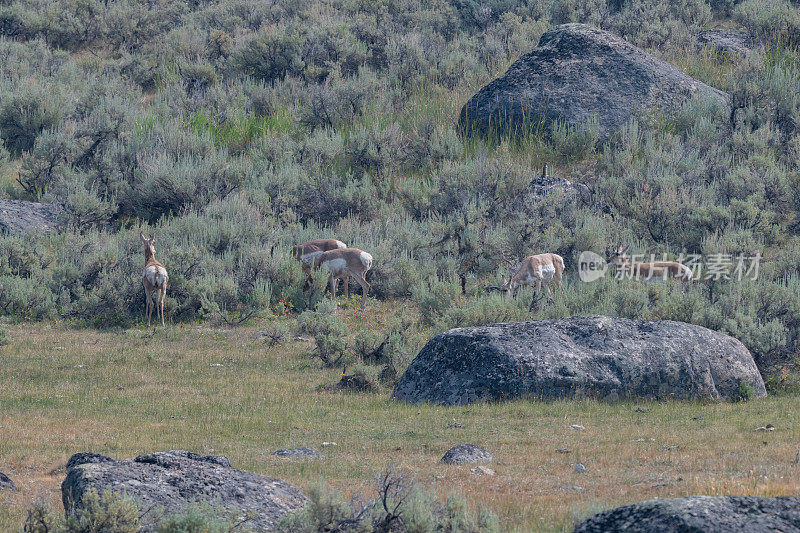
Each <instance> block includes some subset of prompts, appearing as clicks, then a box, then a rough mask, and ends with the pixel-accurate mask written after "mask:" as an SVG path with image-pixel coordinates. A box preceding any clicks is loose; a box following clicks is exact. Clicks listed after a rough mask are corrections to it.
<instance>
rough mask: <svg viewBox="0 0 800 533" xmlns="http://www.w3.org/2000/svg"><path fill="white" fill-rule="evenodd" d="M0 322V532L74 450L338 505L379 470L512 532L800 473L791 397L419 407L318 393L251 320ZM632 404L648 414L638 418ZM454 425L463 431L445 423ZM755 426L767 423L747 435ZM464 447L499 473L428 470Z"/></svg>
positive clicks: (55, 480)
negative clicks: (7, 481)
mask: <svg viewBox="0 0 800 533" xmlns="http://www.w3.org/2000/svg"><path fill="white" fill-rule="evenodd" d="M370 306H371V307H373V309H375V308H378V310H379V311H385V310H386V309H389V308H390V307H389V304H378V303H376V302H374V301H372V302H370ZM340 312H343V313H347V314H350V315H353V316H354V317H356V316H358V313H359V311H357V310H342V311H340ZM379 314H380V313H379ZM354 322H356V323H360V326H359V327H368V326H369V320H354ZM7 329H8V333H9V336H10V337H11V339H12V342H11V343H10V344H8V345H6V346H2V347H0V383H2V387H3V388H2V391H0V471H3V472H5V473H7V474H9V475H10V476H11V477H12V479H14V480H15V482H16V483H17V485H18V486H19V488H20V491H19V492H13V493H12V492H2V493H0V530H2V531H7V530H12V531H13V530H16V529H17V528H18V527H19V525H20V524H21V522H22V519H23V517H24V514H25V507H26V506H27V505H29V504H31V503H33V502H34V501H35V500H36V499H38V498H41V497H45V498H47V499H48V500H49V501H51V502H52V503H53V505H58V504H59V502H60V491H59V484H60V482H61V480H62V479H63V476H64V471H63V465H64V464H65V462H66V460H67V458H68V457H69V456H70V455H71V454H73V453H75V452H79V451H94V452H99V453H104V454H107V455H111V456H115V457H130V456H134V455H137V454H141V453H145V452H151V451H157V450H168V449H175V448H179V449H187V450H192V451H196V452H199V453H214V454H222V455H226V456H229V457H230V458H231V460H232V461H233V463H234V465H235V466H237V467H239V468H242V469H245V470H252V471H255V472H261V473H265V474H268V475H273V476H276V477H279V478H283V479H286V480H287V481H289V482H291V483H294V484H296V485H298V486H300V487H302V488H307V487H308V486H309V485H310V484H312V483H313V482H314V481H317V480H321V479H325V480H327V481H328V482H329V483H330V484H331V485H333V486H336V487H338V488H340V489H342V490H344V491H345V492H346V493H348V494H350V493H356V492H362V493H368V492H369V491H370V490H371V483H372V478H373V475H374V474H375V473H376V472H378V471H380V470H382V469H383V468H384V467H386V466H387V465H389V464H394V465H397V466H399V467H401V468H404V469H406V470H408V471H410V472H411V473H413V474H414V475H415V476H416V477H417V478H418V479H419V480H421V481H422V482H424V483H425V484H426V485H430V486H432V487H434V488H435V489H436V490H437V491H438V492H439V493H440V494H442V495H445V494H446V493H448V492H449V491H451V490H457V491H461V492H463V493H465V495H466V496H467V498H468V500H469V501H470V502H472V503H473V504H474V503H477V502H478V501H483V502H485V503H487V504H488V505H489V506H490V507H491V508H492V509H494V510H495V511H496V512H497V513H498V514H499V515H500V517H501V522H502V523H503V525H504V526H505V528H506V529H508V530H510V531H531V530H569V529H570V528H571V526H572V524H573V523H574V521H575V520H577V519H580V518H583V517H585V516H587V515H588V514H591V513H592V512H595V511H598V510H600V509H603V508H607V507H610V506H614V505H618V504H623V503H626V502H633V501H637V500H643V499H648V498H653V497H668V496H682V495H688V494H722V493H738V494H742V493H743V494H762V495H786V494H798V493H800V475H799V474H800V467H799V466H798V465H796V464H794V463H793V460H794V458H795V454H796V453H797V452H798V447H799V446H800V422H799V421H798V417H799V416H800V414H798V413H800V398H798V397H797V396H784V397H771V398H768V399H765V400H759V401H752V402H749V403H745V404H700V403H649V402H639V403H632V402H623V403H618V404H605V403H597V402H590V401H575V402H553V403H538V402H529V401H526V402H514V403H507V404H496V405H472V406H466V407H450V408H445V407H434V406H420V407H417V406H408V405H403V404H400V403H396V402H394V401H392V400H391V399H390V398H389V391H383V392H381V393H379V394H343V393H333V392H325V391H320V390H318V386H319V385H320V384H325V383H330V382H333V381H335V380H337V379H338V375H339V370H322V369H320V368H319V365H318V364H317V362H316V361H314V360H313V359H311V358H310V357H308V356H307V355H305V352H306V350H307V349H308V344H307V343H304V342H298V341H288V342H287V343H286V344H284V345H279V346H276V347H272V348H270V347H267V345H266V343H265V342H264V341H263V340H261V338H260V336H259V335H258V328H255V327H249V328H239V329H233V330H215V329H211V328H210V327H208V326H206V325H185V326H168V327H167V329H166V330H161V329H159V330H156V331H155V332H153V331H150V332H148V331H145V330H144V329H142V328H137V329H131V330H127V331H121V332H98V331H95V330H86V329H80V330H76V329H71V328H69V327H66V326H64V325H59V324H46V323H45V324H41V323H40V324H22V325H17V326H10V327H8V328H7ZM213 365H222V366H213ZM638 406H642V407H645V408H647V409H649V411H647V412H637V411H636V408H637V407H638ZM453 419H456V420H457V421H458V422H460V423H461V424H463V428H449V427H448V425H449V424H450V423H451V422H452V421H453ZM767 423H772V424H774V425H775V427H776V430H775V431H774V432H769V433H765V432H756V431H754V429H755V428H756V427H758V426H763V425H765V424H767ZM571 424H582V425H584V426H585V427H586V429H585V431H576V430H572V429H569V426H570V425H571ZM323 441H334V442H336V443H337V445H336V446H329V447H326V448H325V449H324V453H325V454H326V458H325V459H322V460H287V459H281V458H278V457H275V456H273V455H271V454H272V452H273V451H275V450H276V449H277V448H281V447H294V446H310V447H313V448H317V449H322V448H321V443H322V442H323ZM465 442H471V443H475V444H479V445H482V446H484V447H486V448H488V449H489V450H490V451H491V452H492V453H493V454H495V456H496V457H497V458H498V460H499V462H498V463H497V464H496V465H494V466H493V468H494V469H495V471H496V475H494V476H482V477H478V476H475V475H473V474H471V473H470V467H469V466H460V467H457V466H444V465H440V464H438V463H437V461H438V459H439V458H440V457H441V456H442V455H443V454H444V452H445V451H446V450H447V449H448V448H449V447H450V446H453V445H455V444H459V443H465ZM559 448H567V449H569V450H571V453H568V454H563V453H558V452H557V450H558V449H559ZM576 461H580V462H582V463H583V464H585V465H586V467H587V472H586V473H585V474H576V473H574V472H573V466H572V465H573V463H575V462H576ZM576 487H580V488H579V489H578V488H576Z"/></svg>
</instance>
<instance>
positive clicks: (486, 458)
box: [440, 444, 494, 465]
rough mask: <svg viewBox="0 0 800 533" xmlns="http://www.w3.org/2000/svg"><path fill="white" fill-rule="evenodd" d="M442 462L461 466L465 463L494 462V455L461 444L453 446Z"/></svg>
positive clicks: (479, 448)
mask: <svg viewBox="0 0 800 533" xmlns="http://www.w3.org/2000/svg"><path fill="white" fill-rule="evenodd" d="M440 461H441V462H443V463H445V464H449V465H460V464H464V463H480V462H491V461H494V457H492V454H491V453H489V452H487V451H486V450H484V449H483V448H481V447H480V446H475V445H474V444H459V445H458V446H453V447H452V448H450V449H449V450H447V453H445V454H444V456H443V457H442V458H441V459H440Z"/></svg>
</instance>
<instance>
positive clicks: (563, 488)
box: [558, 485, 583, 492]
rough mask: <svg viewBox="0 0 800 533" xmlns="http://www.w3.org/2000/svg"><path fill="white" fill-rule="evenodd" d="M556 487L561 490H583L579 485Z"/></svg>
mask: <svg viewBox="0 0 800 533" xmlns="http://www.w3.org/2000/svg"><path fill="white" fill-rule="evenodd" d="M558 488H559V489H561V490H572V491H575V492H580V491H582V490H583V487H581V486H579V485H561V486H559V487H558Z"/></svg>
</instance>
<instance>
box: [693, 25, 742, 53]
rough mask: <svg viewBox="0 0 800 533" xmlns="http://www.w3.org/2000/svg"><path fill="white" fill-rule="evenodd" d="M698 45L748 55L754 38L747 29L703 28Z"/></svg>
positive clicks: (717, 50) (718, 50)
mask: <svg viewBox="0 0 800 533" xmlns="http://www.w3.org/2000/svg"><path fill="white" fill-rule="evenodd" d="M696 39H697V47H698V48H703V47H709V48H711V49H713V50H715V51H716V52H720V53H727V54H732V55H738V56H745V57H746V56H748V55H750V53H751V52H752V51H753V50H752V46H753V40H752V38H751V37H750V34H749V33H747V31H746V30H726V29H717V30H703V31H701V32H699V33H698V34H697V37H696Z"/></svg>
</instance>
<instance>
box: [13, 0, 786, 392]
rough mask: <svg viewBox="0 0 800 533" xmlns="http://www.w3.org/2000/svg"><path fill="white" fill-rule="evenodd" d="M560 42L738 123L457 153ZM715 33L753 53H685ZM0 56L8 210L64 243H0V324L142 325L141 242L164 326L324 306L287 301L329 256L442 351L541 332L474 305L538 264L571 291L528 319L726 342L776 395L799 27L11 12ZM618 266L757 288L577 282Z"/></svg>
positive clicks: (626, 11) (694, 20) (635, 0)
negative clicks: (365, 260)
mask: <svg viewBox="0 0 800 533" xmlns="http://www.w3.org/2000/svg"><path fill="white" fill-rule="evenodd" d="M570 21H580V22H587V23H590V24H594V25H596V26H599V27H601V28H604V29H608V30H610V31H612V32H615V33H617V34H619V35H621V36H623V37H624V38H626V39H628V40H629V41H630V42H632V43H634V44H636V45H638V46H641V47H644V48H645V49H647V50H649V51H651V52H652V53H654V54H656V55H658V56H659V57H661V58H663V59H665V60H667V61H670V62H672V63H674V64H676V65H678V66H679V67H680V68H682V69H683V70H685V71H686V72H687V73H689V74H690V75H692V76H694V77H696V78H697V79H699V80H701V81H703V82H705V83H707V84H710V85H712V86H715V87H717V88H719V89H722V90H725V91H727V92H728V93H730V95H731V96H732V102H733V112H732V113H726V112H724V111H722V110H721V109H720V108H719V106H715V105H711V104H710V103H709V102H706V101H704V100H698V101H695V102H692V103H691V104H689V105H687V106H686V107H685V108H683V109H676V110H674V111H675V112H674V113H673V114H670V115H669V116H642V117H640V119H639V120H635V121H631V122H630V123H628V124H627V125H626V126H625V127H624V128H622V130H621V131H619V132H618V133H617V134H615V135H614V136H612V137H611V138H610V139H608V140H606V141H604V142H601V143H598V142H597V137H596V135H593V134H592V131H591V128H589V130H588V131H573V130H570V129H569V128H566V127H560V126H556V127H554V128H553V129H552V131H531V132H528V133H526V134H524V135H517V136H514V137H510V136H503V135H501V136H499V137H495V138H490V139H484V138H479V137H475V136H471V135H466V136H464V135H459V132H458V131H457V129H456V125H455V124H456V118H457V116H458V112H459V110H460V108H461V106H462V105H463V103H464V102H465V101H466V100H467V99H468V98H469V97H470V96H471V95H472V94H473V93H474V91H475V90H477V89H478V88H479V87H480V86H482V85H483V84H485V83H486V82H488V81H489V80H490V79H492V78H493V77H495V76H496V75H499V74H501V73H502V72H503V71H504V70H505V69H506V68H507V67H508V65H509V64H510V63H511V62H513V61H514V60H515V59H516V58H517V57H519V56H520V55H521V54H523V53H525V52H527V51H529V50H530V49H531V48H533V47H534V46H535V44H536V42H537V40H538V38H539V36H540V35H541V34H542V33H543V32H544V31H545V30H546V29H547V28H549V27H551V26H552V25H554V24H560V23H564V22H570ZM713 26H739V27H743V28H745V29H747V30H748V31H749V32H750V34H751V36H752V39H753V46H754V52H753V53H752V54H750V55H749V56H748V57H746V58H745V57H739V56H735V55H727V54H720V53H718V52H715V51H713V50H712V49H709V48H702V49H698V48H697V47H696V46H695V39H694V34H695V33H696V32H697V31H699V30H700V29H703V28H707V27H713ZM0 34H1V35H2V38H0V56H1V57H3V58H4V59H3V61H2V64H0V137H2V148H0V151H1V152H2V153H0V161H2V165H3V168H2V171H0V176H2V179H3V183H4V187H5V193H6V195H7V196H9V197H12V198H18V199H28V200H42V201H55V202H58V203H60V204H62V205H63V207H64V209H65V211H64V214H63V223H64V225H65V228H66V230H65V231H63V232H61V233H58V234H48V235H38V234H32V235H28V236H25V237H19V236H4V237H2V238H0V311H1V312H2V313H3V314H4V315H7V316H9V317H12V318H13V319H31V320H41V319H54V318H62V319H66V320H70V321H75V322H77V323H79V324H88V325H97V326H109V325H123V326H124V325H130V324H132V323H134V322H135V321H138V320H141V316H142V315H143V311H144V291H143V290H142V286H141V279H140V276H141V268H142V265H143V255H142V250H141V244H140V241H139V232H140V231H144V232H145V233H147V234H150V233H154V234H155V235H156V236H157V239H156V250H157V251H156V257H157V258H158V259H159V260H160V261H161V262H162V263H163V264H164V265H165V266H166V267H167V269H168V270H169V273H170V287H169V291H168V299H167V303H166V310H167V315H168V317H169V318H170V320H172V321H174V322H179V321H187V320H194V319H202V318H209V319H213V320H215V321H224V322H228V323H240V322H244V321H247V320H257V319H259V318H267V317H269V316H270V315H279V314H285V313H298V312H302V311H304V310H307V309H313V308H314V307H315V306H316V304H317V303H318V302H319V301H320V299H321V298H322V292H321V286H322V283H323V280H322V277H320V278H319V279H318V280H317V281H318V283H317V288H316V289H315V290H314V291H311V292H310V293H307V294H304V293H303V292H302V290H301V287H302V279H303V276H302V273H301V271H300V267H299V265H298V264H296V262H294V261H293V260H292V259H291V258H290V256H289V254H288V251H289V249H290V247H291V245H293V244H295V243H297V242H301V241H303V240H307V239H309V238H315V237H327V236H335V237H336V238H338V239H341V240H343V241H345V242H346V243H348V244H349V245H351V246H355V247H359V248H362V249H364V250H367V251H369V252H370V253H371V254H372V255H373V256H374V257H375V264H374V267H373V270H372V271H371V272H370V274H369V280H370V283H371V284H372V287H373V293H372V294H371V295H370V296H371V297H377V298H379V299H407V298H411V299H412V301H413V303H414V304H415V305H416V306H417V307H418V308H419V309H420V310H421V311H422V315H423V317H422V319H423V320H424V321H425V323H426V324H428V325H433V326H434V328H435V330H442V329H445V328H448V327H452V326H460V325H472V324H478V323H488V322H494V321H497V320H502V319H520V318H524V317H528V316H530V315H529V314H528V312H527V305H526V304H527V302H526V301H522V300H525V298H522V299H521V300H520V302H519V303H515V302H503V301H501V299H500V298H499V297H498V296H497V295H488V294H486V292H485V290H484V286H485V285H487V284H497V282H498V281H499V280H500V278H501V277H502V276H503V275H504V274H505V273H506V267H505V263H504V262H503V260H502V255H503V252H504V251H505V252H506V253H507V254H508V255H509V256H512V257H517V258H519V257H524V256H525V255H528V254H530V253H534V252H543V251H550V252H556V253H559V254H561V255H562V256H563V257H564V258H565V260H566V262H567V270H568V272H570V275H569V276H568V279H567V291H566V294H565V296H564V297H562V298H558V299H556V301H555V302H554V303H552V304H548V305H544V306H540V307H539V308H538V309H537V310H535V312H534V313H533V316H535V317H553V316H565V315H572V314H578V313H605V314H612V315H622V316H628V317H636V318H662V319H674V320H682V321H687V322H692V323H696V324H701V325H704V326H708V327H710V328H713V329H715V330H719V331H724V332H727V333H730V334H732V335H733V336H735V337H737V338H739V339H740V340H742V341H743V342H744V343H745V344H746V345H747V347H748V348H750V350H751V351H752V352H753V353H754V354H755V356H756V358H757V359H758V360H759V362H760V364H761V366H762V369H763V368H767V367H769V368H771V369H773V370H774V372H773V373H772V374H771V376H770V377H773V378H775V379H776V380H783V381H787V380H790V379H791V372H792V366H791V365H792V363H793V362H794V361H796V360H797V344H798V339H799V338H800V279H798V276H800V267H798V264H800V263H799V262H798V260H800V246H798V230H799V229H800V226H799V225H798V223H799V222H800V221H798V218H797V217H798V209H799V208H800V194H799V193H798V192H797V191H798V180H800V174H799V173H798V169H799V168H800V131H799V130H798V123H800V122H799V121H800V59H799V58H800V56H799V55H798V45H800V43H799V42H798V40H799V38H798V35H800V12H799V11H798V7H797V5H795V4H793V3H790V2H787V1H786V0H747V1H745V2H736V1H730V0H713V1H712V2H711V3H708V2H705V1H703V0H691V1H689V2H684V1H680V2H679V1H677V0H676V1H668V2H658V3H655V2H644V1H639V0H624V1H617V0H608V2H603V1H601V0H600V1H597V0H593V1H590V2H577V1H574V0H555V1H549V0H533V1H529V2H526V1H520V0H488V1H486V2H477V1H473V0H458V1H452V2H447V1H444V0H433V1H426V2H420V1H416V0H397V1H392V0H375V1H372V0H363V1H358V0H352V1H351V0H342V1H339V0H334V1H329V2H318V1H311V0H306V1H294V0H292V1H278V0H276V1H271V2H264V1H261V0H220V1H203V0H191V1H185V2H182V1H176V0H151V1H145V2H140V1H127V0H120V1H100V0H70V1H67V2H60V1H51V0H25V1H16V0H8V1H5V2H2V4H0ZM544 163H548V164H549V165H550V168H551V169H552V170H551V173H552V174H555V175H560V176H563V177H567V178H569V179H571V180H573V181H581V182H585V183H587V184H588V185H589V186H590V187H591V189H592V190H593V191H594V195H595V197H596V198H599V199H602V201H603V202H605V203H607V204H608V205H610V206H612V207H613V210H614V212H615V213H616V217H614V218H612V217H610V216H608V215H607V214H606V213H605V212H603V211H602V210H598V209H596V208H595V207H593V206H589V205H576V204H574V203H570V202H563V201H559V198H556V197H557V196H558V193H553V194H551V195H544V196H542V195H537V194H534V193H532V192H531V190H530V187H529V183H530V181H531V179H532V178H534V177H536V176H538V175H539V173H540V171H541V167H542V165H543V164H544ZM617 244H626V245H629V246H631V247H632V250H634V251H638V252H640V253H647V254H650V253H654V254H657V255H659V256H660V255H661V254H662V253H666V254H669V255H670V256H677V255H678V254H680V253H685V254H704V255H705V256H706V257H708V256H711V255H713V254H730V255H731V256H732V257H738V256H739V255H745V256H755V255H756V254H762V255H763V256H764V257H765V258H766V259H767V260H766V261H764V262H763V263H762V264H761V268H760V271H759V276H758V279H757V280H749V279H745V280H742V281H736V280H734V281H729V280H725V279H719V280H702V281H701V282H699V283H694V284H692V285H691V287H690V288H689V289H688V290H684V289H683V288H682V287H679V286H676V285H674V284H659V285H649V286H645V285H643V284H641V283H633V282H619V281H618V280H606V281H605V282H600V283H586V284H584V283H580V282H578V281H577V277H576V276H575V275H574V272H575V267H576V261H577V256H578V254H579V253H580V252H581V251H583V250H595V251H597V252H600V253H602V252H603V251H604V250H606V249H608V248H610V247H612V246H616V245H617ZM330 320H331V321H332V322H336V321H337V320H338V319H336V318H335V317H334V318H331V319H330ZM334 326H336V327H338V326H341V324H338V323H334V324H333V325H332V326H331V327H334ZM398 331H402V328H401V329H399V330H398ZM398 343H399V344H404V343H405V344H406V345H407V344H409V343H408V342H406V339H400V340H398ZM401 351H402V350H401ZM408 351H409V350H406V352H408ZM781 369H782V370H781ZM781 372H782V373H781ZM773 384H774V382H773Z"/></svg>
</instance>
